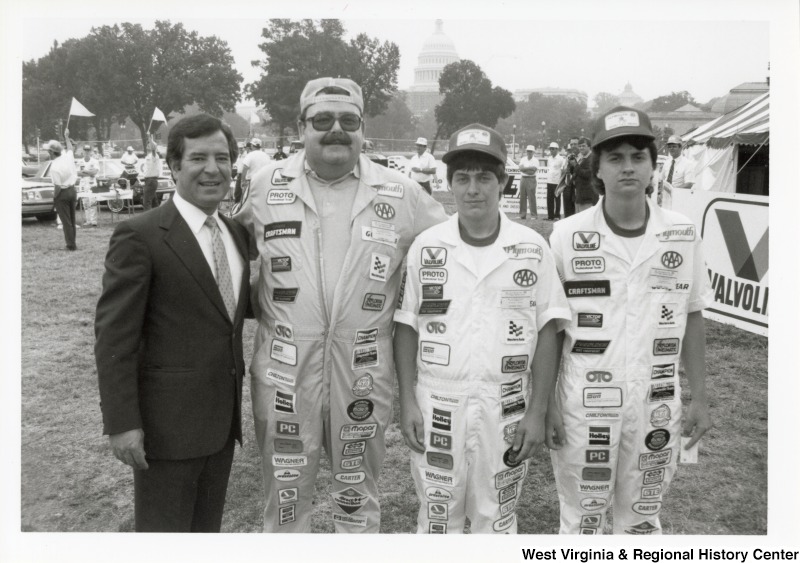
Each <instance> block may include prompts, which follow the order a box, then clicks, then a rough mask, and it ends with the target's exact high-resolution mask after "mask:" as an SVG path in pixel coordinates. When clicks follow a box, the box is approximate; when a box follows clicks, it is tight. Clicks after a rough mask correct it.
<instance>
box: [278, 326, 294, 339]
mask: <svg viewBox="0 0 800 563" xmlns="http://www.w3.org/2000/svg"><path fill="white" fill-rule="evenodd" d="M275 336H277V337H278V338H282V339H283V340H288V341H289V342H293V341H294V330H292V325H290V324H289V323H284V322H281V321H275Z"/></svg>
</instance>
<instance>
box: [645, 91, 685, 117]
mask: <svg viewBox="0 0 800 563" xmlns="http://www.w3.org/2000/svg"><path fill="white" fill-rule="evenodd" d="M695 103H696V102H695V100H694V98H693V97H692V95H691V94H690V93H689V92H687V91H686V90H684V91H682V92H672V93H670V94H668V95H666V96H659V97H658V98H656V99H654V100H653V101H652V102H650V107H649V108H648V109H647V111H648V112H653V113H655V112H666V111H673V110H676V109H678V108H679V107H682V106H685V105H686V104H695Z"/></svg>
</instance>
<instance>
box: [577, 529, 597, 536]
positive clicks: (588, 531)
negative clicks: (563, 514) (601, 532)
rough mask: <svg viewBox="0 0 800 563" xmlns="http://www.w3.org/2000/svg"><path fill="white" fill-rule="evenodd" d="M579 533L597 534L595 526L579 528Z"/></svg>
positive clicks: (584, 534) (585, 534) (586, 534)
mask: <svg viewBox="0 0 800 563" xmlns="http://www.w3.org/2000/svg"><path fill="white" fill-rule="evenodd" d="M580 534H581V535H583V536H594V535H596V534H597V529H596V528H581V531H580Z"/></svg>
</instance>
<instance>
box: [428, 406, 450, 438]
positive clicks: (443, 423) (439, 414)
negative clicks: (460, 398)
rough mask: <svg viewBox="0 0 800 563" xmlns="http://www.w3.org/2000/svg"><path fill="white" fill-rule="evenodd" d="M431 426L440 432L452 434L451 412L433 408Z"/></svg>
mask: <svg viewBox="0 0 800 563" xmlns="http://www.w3.org/2000/svg"><path fill="white" fill-rule="evenodd" d="M431 424H432V425H433V427H434V428H436V429H437V430H441V431H442V432H452V431H453V413H452V412H451V411H445V410H442V409H437V408H436V407H433V417H432V419H431Z"/></svg>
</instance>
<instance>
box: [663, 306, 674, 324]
mask: <svg viewBox="0 0 800 563" xmlns="http://www.w3.org/2000/svg"><path fill="white" fill-rule="evenodd" d="M672 315H673V312H672V309H670V308H669V307H667V306H666V305H662V306H661V320H662V321H671V320H672Z"/></svg>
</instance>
